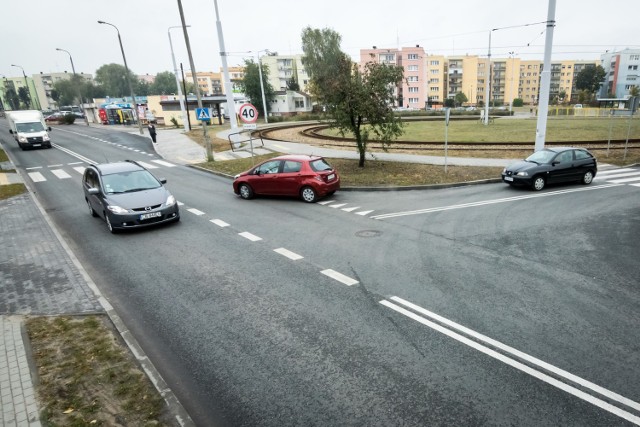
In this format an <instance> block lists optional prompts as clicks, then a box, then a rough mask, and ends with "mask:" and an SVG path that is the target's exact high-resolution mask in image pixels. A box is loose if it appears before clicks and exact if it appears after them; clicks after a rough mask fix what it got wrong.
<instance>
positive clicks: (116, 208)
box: [107, 205, 129, 215]
mask: <svg viewBox="0 0 640 427" xmlns="http://www.w3.org/2000/svg"><path fill="white" fill-rule="evenodd" d="M107 209H109V211H110V212H112V213H114V214H116V215H124V214H126V213H129V211H128V210H127V209H125V208H121V207H120V206H116V205H108V206H107Z"/></svg>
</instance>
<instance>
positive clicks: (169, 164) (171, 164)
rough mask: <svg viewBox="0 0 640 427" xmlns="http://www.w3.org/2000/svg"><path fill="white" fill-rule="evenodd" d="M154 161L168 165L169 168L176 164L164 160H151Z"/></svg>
mask: <svg viewBox="0 0 640 427" xmlns="http://www.w3.org/2000/svg"><path fill="white" fill-rule="evenodd" d="M151 161H152V162H153V163H157V164H159V165H162V166H166V167H168V168H172V167H174V166H175V165H174V164H173V163H169V162H165V161H164V160H151Z"/></svg>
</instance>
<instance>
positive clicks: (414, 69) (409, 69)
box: [407, 65, 418, 71]
mask: <svg viewBox="0 0 640 427" xmlns="http://www.w3.org/2000/svg"><path fill="white" fill-rule="evenodd" d="M407 69H408V71H418V66H417V65H409V67H407Z"/></svg>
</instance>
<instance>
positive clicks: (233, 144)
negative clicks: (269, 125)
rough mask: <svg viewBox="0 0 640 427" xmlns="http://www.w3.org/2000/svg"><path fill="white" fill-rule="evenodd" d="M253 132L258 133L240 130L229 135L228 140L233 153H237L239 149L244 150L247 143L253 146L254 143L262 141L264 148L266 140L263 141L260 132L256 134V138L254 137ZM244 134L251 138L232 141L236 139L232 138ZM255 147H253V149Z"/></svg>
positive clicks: (261, 144)
mask: <svg viewBox="0 0 640 427" xmlns="http://www.w3.org/2000/svg"><path fill="white" fill-rule="evenodd" d="M253 132H256V131H255V130H244V129H243V130H240V131H238V132H233V133H230V134H229V135H227V139H228V140H229V146H230V147H231V151H233V152H235V151H236V150H237V149H239V148H242V147H243V145H242V144H246V143H247V142H249V143H250V144H253V141H258V140H260V146H261V147H264V140H263V139H262V135H261V134H260V132H256V136H255V137H254V136H253ZM243 133H248V135H249V137H248V138H247V139H239V140H238V139H236V140H235V141H232V139H235V138H231V137H232V136H234V135H241V134H243ZM253 147H255V145H254V146H253ZM253 147H251V148H252V149H253Z"/></svg>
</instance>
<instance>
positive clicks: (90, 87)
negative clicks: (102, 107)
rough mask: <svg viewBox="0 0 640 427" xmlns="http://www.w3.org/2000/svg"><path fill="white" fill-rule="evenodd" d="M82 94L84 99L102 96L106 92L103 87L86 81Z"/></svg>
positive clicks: (105, 94) (104, 95)
mask: <svg viewBox="0 0 640 427" xmlns="http://www.w3.org/2000/svg"><path fill="white" fill-rule="evenodd" d="M82 96H83V98H84V99H93V98H104V97H106V96H107V92H106V90H105V89H104V87H102V86H100V85H96V84H94V83H93V82H90V81H87V82H86V83H85V86H84V89H83V91H82Z"/></svg>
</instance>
